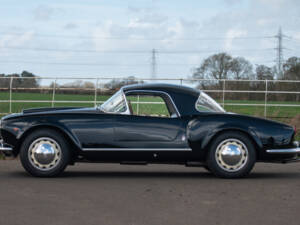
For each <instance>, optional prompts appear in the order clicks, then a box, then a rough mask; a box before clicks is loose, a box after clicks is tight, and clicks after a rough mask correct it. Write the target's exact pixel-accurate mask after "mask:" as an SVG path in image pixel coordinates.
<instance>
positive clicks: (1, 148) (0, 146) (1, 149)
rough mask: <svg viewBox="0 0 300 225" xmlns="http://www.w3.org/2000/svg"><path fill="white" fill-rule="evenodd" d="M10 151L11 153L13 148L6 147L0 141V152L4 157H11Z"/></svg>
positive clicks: (0, 140)
mask: <svg viewBox="0 0 300 225" xmlns="http://www.w3.org/2000/svg"><path fill="white" fill-rule="evenodd" d="M12 151H13V148H12V147H10V146H8V145H6V144H5V143H4V142H3V140H2V139H0V152H3V153H4V155H6V156H11V155H13V153H12Z"/></svg>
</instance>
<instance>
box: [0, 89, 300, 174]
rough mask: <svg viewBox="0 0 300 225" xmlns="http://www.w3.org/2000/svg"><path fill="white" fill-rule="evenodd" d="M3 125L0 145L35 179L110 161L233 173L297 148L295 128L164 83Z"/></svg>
mask: <svg viewBox="0 0 300 225" xmlns="http://www.w3.org/2000/svg"><path fill="white" fill-rule="evenodd" d="M149 100H151V101H152V102H153V103H152V104H146V105H145V104H137V102H140V103H142V102H141V101H144V103H145V101H146V102H147V101H149ZM155 109H156V111H155ZM0 127H1V129H0V131H1V137H2V140H1V142H0V143H1V144H0V150H1V151H2V152H4V153H5V154H7V155H13V156H17V155H20V160H21V163H22V165H23V167H24V168H25V169H26V170H27V171H28V172H29V173H30V174H32V175H34V176H40V177H50V176H56V175H58V174H60V173H61V172H63V171H64V169H65V168H66V166H67V165H69V164H74V163H75V162H109V163H124V164H147V163H170V164H171V163H174V164H183V165H186V166H203V167H205V168H207V169H208V170H210V171H211V172H212V173H214V174H215V175H217V176H219V177H224V178H236V177H243V176H245V175H247V174H248V173H249V172H250V171H251V169H252V168H253V166H254V164H255V162H282V163H286V162H295V161H297V160H298V154H299V152H300V148H299V142H297V141H295V140H294V136H295V129H294V128H293V127H290V126H288V125H285V124H281V123H278V122H273V121H269V120H265V119H261V118H255V117H249V116H243V115H237V114H233V113H227V112H225V111H224V109H223V108H222V107H221V106H220V105H219V104H217V103H216V102H215V101H214V100H213V99H212V98H210V97H209V96H208V95H206V94H205V93H204V92H202V91H199V90H195V89H192V88H189V87H184V86H177V85H169V84H140V85H130V86H125V87H123V88H121V89H120V90H119V91H118V92H117V93H115V94H114V95H113V96H112V97H111V98H110V99H108V100H107V101H106V102H104V103H103V104H102V105H101V106H99V107H96V108H37V109H27V110H23V112H22V113H17V114H11V115H7V116H5V117H3V118H2V120H1V126H0Z"/></svg>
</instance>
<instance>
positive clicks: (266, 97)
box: [264, 80, 268, 118]
mask: <svg viewBox="0 0 300 225" xmlns="http://www.w3.org/2000/svg"><path fill="white" fill-rule="evenodd" d="M265 82H266V90H265V112H264V116H265V118H267V103H268V80H265Z"/></svg>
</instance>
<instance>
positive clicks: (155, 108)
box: [0, 92, 300, 123]
mask: <svg viewBox="0 0 300 225" xmlns="http://www.w3.org/2000/svg"><path fill="white" fill-rule="evenodd" d="M109 97H110V96H108V95H100V94H99V93H98V96H97V101H105V100H107V99H108V98H109ZM8 99H9V92H0V100H8ZM12 99H13V100H27V101H30V100H35V101H51V100H52V93H44V94H41V93H20V92H16V93H13V94H12ZM55 100H57V101H94V93H91V94H90V95H88V94H85V95H84V94H61V93H59V92H57V93H56V94H55ZM129 100H130V101H131V102H132V108H133V111H134V113H135V114H137V113H138V114H156V115H168V110H167V108H166V106H165V105H164V104H152V105H149V104H142V103H139V105H137V104H136V103H134V102H137V101H138V99H137V97H129ZM139 102H162V99H160V98H155V97H147V96H141V97H140V98H139ZM225 103H242V104H264V101H237V100H226V101H225ZM268 104H293V105H295V104H297V105H300V102H279V101H278V102H276V101H269V102H268ZM54 106H56V107H60V106H79V107H93V106H94V103H55V104H54ZM35 107H51V102H49V103H38V102H28V103H23V102H22V103H12V112H20V111H21V110H22V109H25V108H35ZM225 110H226V111H229V112H234V113H239V114H245V115H253V116H258V117H264V110H265V108H264V106H230V105H225ZM137 111H139V112H137ZM0 112H1V113H9V103H0ZM297 115H300V107H277V106H269V107H267V116H268V117H269V118H271V119H274V120H279V121H281V122H285V123H289V122H290V120H291V118H293V117H295V116H297ZM0 117H1V115H0Z"/></svg>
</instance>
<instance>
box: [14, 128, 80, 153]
mask: <svg viewBox="0 0 300 225" xmlns="http://www.w3.org/2000/svg"><path fill="white" fill-rule="evenodd" d="M43 128H50V129H54V130H58V131H60V132H61V133H63V134H65V135H66V136H67V137H68V138H69V139H70V141H71V142H72V143H73V144H74V145H75V146H76V147H77V148H78V149H81V145H80V142H79V140H78V138H77V137H76V136H75V135H74V134H73V133H72V132H71V131H70V130H69V129H67V127H65V126H64V125H63V124H60V123H55V124H52V123H40V122H39V123H35V124H32V125H31V126H28V127H26V128H25V129H24V130H22V131H20V132H19V133H18V135H17V137H16V139H17V141H18V143H19V144H20V142H21V141H22V140H23V138H24V137H26V136H27V135H28V134H29V133H30V132H32V131H34V130H37V129H43Z"/></svg>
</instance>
